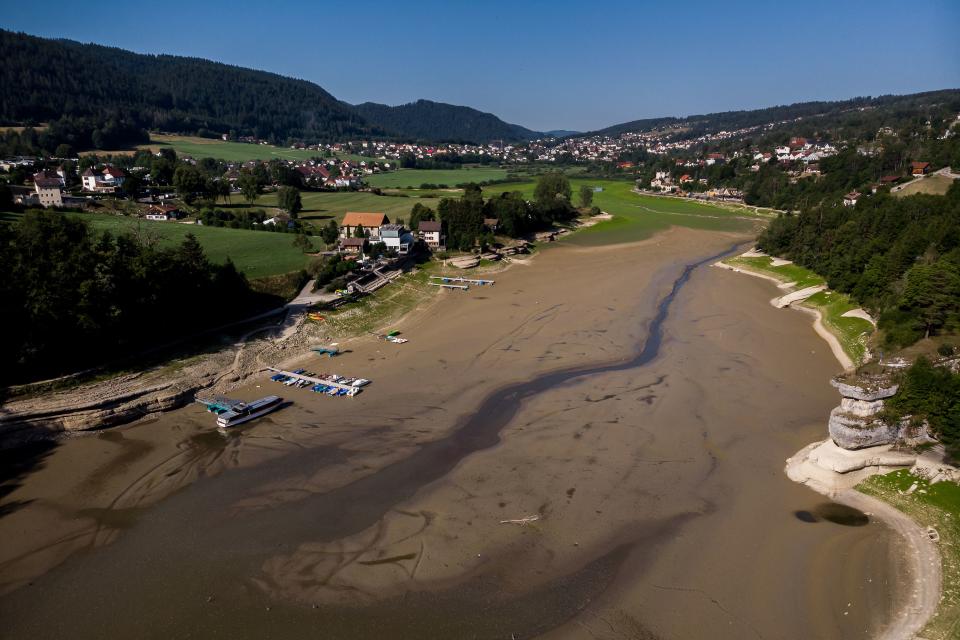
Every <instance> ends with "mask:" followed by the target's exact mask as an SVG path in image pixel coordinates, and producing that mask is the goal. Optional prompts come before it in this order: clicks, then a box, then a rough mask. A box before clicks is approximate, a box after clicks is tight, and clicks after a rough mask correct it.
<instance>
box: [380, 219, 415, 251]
mask: <svg viewBox="0 0 960 640" xmlns="http://www.w3.org/2000/svg"><path fill="white" fill-rule="evenodd" d="M380 242H382V243H383V244H385V245H387V249H393V250H395V251H396V252H397V253H399V254H400V255H406V254H407V253H408V252H409V251H410V249H411V248H412V247H413V234H412V233H410V232H409V231H407V230H406V229H404V228H403V225H401V224H385V225H383V226H382V227H380Z"/></svg>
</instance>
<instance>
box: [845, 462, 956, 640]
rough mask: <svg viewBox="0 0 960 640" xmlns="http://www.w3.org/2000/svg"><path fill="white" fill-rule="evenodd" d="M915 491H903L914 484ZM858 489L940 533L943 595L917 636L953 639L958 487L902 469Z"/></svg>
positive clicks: (868, 481)
mask: <svg viewBox="0 0 960 640" xmlns="http://www.w3.org/2000/svg"><path fill="white" fill-rule="evenodd" d="M914 482H916V483H917V490H916V491H914V492H913V493H910V494H909V495H908V494H906V493H905V492H906V491H907V490H908V489H909V488H910V486H911V485H913V483H914ZM857 490H858V491H860V492H862V493H865V494H867V495H868V496H873V497H875V498H879V499H881V500H883V501H884V502H887V503H889V504H890V505H892V506H894V507H896V508H897V509H899V510H900V511H902V512H903V513H905V514H906V515H907V516H909V517H910V518H911V519H912V520H914V521H915V522H916V523H917V524H919V525H920V526H923V527H933V528H934V529H936V530H937V532H938V533H939V534H940V542H939V543H938V546H939V548H940V555H941V558H942V567H943V597H942V599H941V601H940V606H939V607H938V609H937V613H936V614H935V615H934V617H933V618H932V619H931V620H930V622H929V623H928V624H927V626H926V627H924V629H923V631H922V632H921V633H920V636H922V637H924V638H927V639H928V640H947V639H948V638H956V637H957V634H958V631H960V486H958V485H957V484H955V483H953V482H938V483H936V484H930V483H929V481H927V480H925V479H923V478H919V477H917V476H914V475H912V474H911V473H910V472H909V471H908V470H906V469H901V470H899V471H894V472H892V473H887V474H884V475H877V476H873V477H871V478H868V479H866V480H864V481H863V482H861V483H860V484H859V485H857Z"/></svg>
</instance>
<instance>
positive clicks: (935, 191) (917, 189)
mask: <svg viewBox="0 0 960 640" xmlns="http://www.w3.org/2000/svg"><path fill="white" fill-rule="evenodd" d="M952 184H953V179H952V178H948V177H947V176H942V175H930V176H927V177H926V178H924V179H923V180H915V181H914V182H911V183H909V184H907V185H906V186H904V187H903V189H900V190H899V191H894V192H893V195H894V196H896V197H898V198H903V197H906V196H912V195H916V194H918V193H926V194H929V195H934V196H942V195H944V194H946V193H947V191H948V190H949V189H950V185H952Z"/></svg>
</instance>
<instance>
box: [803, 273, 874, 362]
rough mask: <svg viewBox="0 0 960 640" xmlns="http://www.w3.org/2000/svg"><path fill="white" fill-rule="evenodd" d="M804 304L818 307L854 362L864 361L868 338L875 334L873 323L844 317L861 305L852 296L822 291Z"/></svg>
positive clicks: (831, 330) (824, 321) (825, 322)
mask: <svg viewBox="0 0 960 640" xmlns="http://www.w3.org/2000/svg"><path fill="white" fill-rule="evenodd" d="M801 304H803V305H804V306H807V307H811V308H814V309H818V310H819V311H820V313H821V316H822V318H823V324H824V325H825V326H826V327H827V328H828V329H829V330H830V332H831V333H833V334H834V335H835V336H836V337H837V340H839V341H840V346H841V347H843V350H844V351H845V352H846V354H847V355H848V356H850V359H851V360H853V361H854V362H857V363H859V362H862V361H863V357H864V355H866V353H867V339H868V338H869V337H870V336H871V334H873V325H872V324H871V323H869V322H867V321H866V320H864V319H863V318H844V317H843V314H844V313H846V312H847V311H851V310H853V309H858V308H859V305H857V304H854V303H853V302H851V301H850V296H848V295H847V294H845V293H837V292H836V291H829V290H826V291H820V292H818V293H815V294H813V295H812V296H810V297H809V298H807V299H806V300H804V301H803V302H801Z"/></svg>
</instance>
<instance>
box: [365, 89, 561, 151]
mask: <svg viewBox="0 0 960 640" xmlns="http://www.w3.org/2000/svg"><path fill="white" fill-rule="evenodd" d="M357 111H358V112H359V113H360V115H361V116H363V117H364V118H365V119H366V120H367V121H369V122H372V123H376V124H377V125H378V126H380V127H382V128H383V129H385V130H387V131H389V132H390V133H393V134H395V135H398V136H400V137H404V138H412V139H415V140H428V141H432V142H480V143H483V142H490V141H491V140H505V141H517V140H532V139H534V138H538V137H541V136H543V135H544V134H542V133H539V132H537V131H531V130H530V129H527V128H525V127H521V126H520V125H518V124H510V123H508V122H504V121H503V120H501V119H500V118H498V117H497V116H495V115H493V114H492V113H484V112H483V111H477V110H476V109H471V108H470V107H461V106H457V105H453V104H446V103H443V102H432V101H430V100H417V101H416V102H411V103H409V104H402V105H399V106H396V107H391V106H388V105H385V104H377V103H375V102H364V103H363V104H358V105H357Z"/></svg>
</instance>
